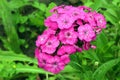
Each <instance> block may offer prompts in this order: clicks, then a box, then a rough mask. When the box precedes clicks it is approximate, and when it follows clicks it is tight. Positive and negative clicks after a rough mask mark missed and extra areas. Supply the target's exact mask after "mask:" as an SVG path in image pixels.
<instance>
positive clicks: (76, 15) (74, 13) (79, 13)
mask: <svg viewBox="0 0 120 80" xmlns="http://www.w3.org/2000/svg"><path fill="white" fill-rule="evenodd" d="M69 13H70V16H71V17H72V18H73V19H74V20H77V19H84V18H85V12H84V11H83V10H79V9H78V8H76V7H74V8H71V9H70V11H69V12H68V14H69Z"/></svg>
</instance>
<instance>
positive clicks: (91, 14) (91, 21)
mask: <svg viewBox="0 0 120 80" xmlns="http://www.w3.org/2000/svg"><path fill="white" fill-rule="evenodd" d="M95 14H96V12H89V13H88V14H87V15H86V16H85V21H86V22H88V23H89V24H90V25H91V27H95V26H96V25H97V24H96V21H95V18H94V15H95Z"/></svg>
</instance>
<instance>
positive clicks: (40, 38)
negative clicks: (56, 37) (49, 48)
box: [36, 29, 55, 47]
mask: <svg viewBox="0 0 120 80" xmlns="http://www.w3.org/2000/svg"><path fill="white" fill-rule="evenodd" d="M52 34H55V31H53V30H51V29H46V30H45V31H44V32H43V34H42V35H39V36H38V38H37V40H36V46H37V47H40V46H41V45H42V44H45V43H46V41H47V39H48V38H49V36H50V35H52Z"/></svg>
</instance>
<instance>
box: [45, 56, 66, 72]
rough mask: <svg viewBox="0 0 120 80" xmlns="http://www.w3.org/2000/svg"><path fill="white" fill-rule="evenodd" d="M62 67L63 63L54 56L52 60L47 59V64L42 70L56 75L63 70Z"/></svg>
mask: <svg viewBox="0 0 120 80" xmlns="http://www.w3.org/2000/svg"><path fill="white" fill-rule="evenodd" d="M64 67H65V64H64V63H63V61H61V59H60V57H58V56H54V57H52V58H49V61H48V64H47V65H46V66H45V68H44V69H45V70H47V71H50V72H52V73H54V74H57V73H59V72H60V71H61V70H63V69H64Z"/></svg>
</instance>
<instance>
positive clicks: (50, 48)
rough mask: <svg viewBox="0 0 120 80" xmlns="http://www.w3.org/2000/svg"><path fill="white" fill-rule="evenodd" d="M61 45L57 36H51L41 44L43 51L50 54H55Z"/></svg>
mask: <svg viewBox="0 0 120 80" xmlns="http://www.w3.org/2000/svg"><path fill="white" fill-rule="evenodd" d="M58 45H59V40H58V39H57V37H55V36H53V35H52V36H50V37H49V39H48V40H47V41H46V43H45V44H44V45H41V50H42V52H46V53H48V54H53V53H54V52H55V50H56V47H58Z"/></svg>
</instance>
